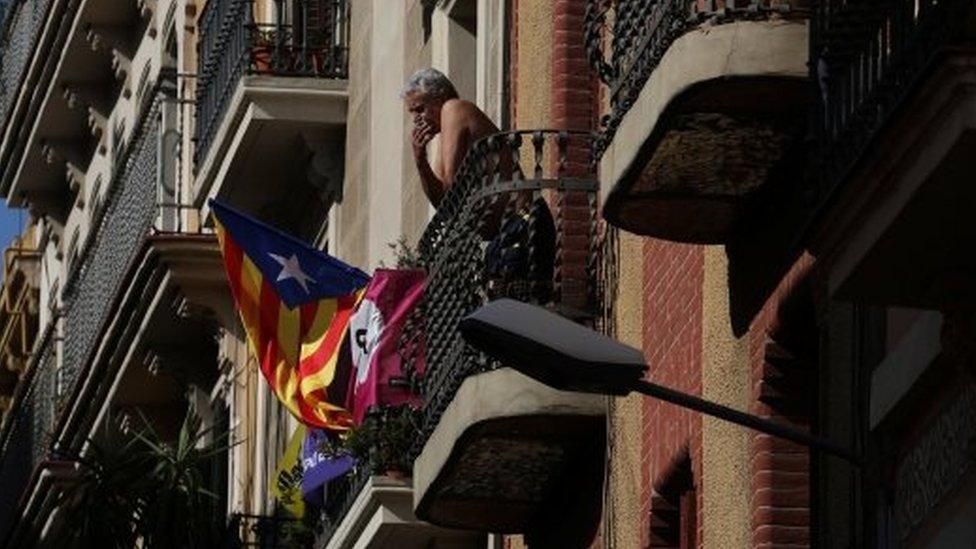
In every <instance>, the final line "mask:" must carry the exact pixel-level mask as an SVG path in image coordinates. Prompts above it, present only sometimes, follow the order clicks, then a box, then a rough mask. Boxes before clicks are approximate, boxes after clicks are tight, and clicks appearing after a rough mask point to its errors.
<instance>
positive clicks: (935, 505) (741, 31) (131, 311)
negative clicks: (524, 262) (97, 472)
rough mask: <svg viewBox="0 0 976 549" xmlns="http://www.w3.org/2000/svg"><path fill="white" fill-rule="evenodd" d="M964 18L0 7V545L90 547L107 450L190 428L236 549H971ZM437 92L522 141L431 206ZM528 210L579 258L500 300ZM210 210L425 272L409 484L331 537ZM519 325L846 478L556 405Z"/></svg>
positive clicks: (573, 5)
mask: <svg viewBox="0 0 976 549" xmlns="http://www.w3.org/2000/svg"><path fill="white" fill-rule="evenodd" d="M971 4H972V3H971V2H967V1H965V0H951V1H950V2H934V1H931V2H921V3H920V2H881V3H871V4H865V5H861V4H851V3H849V2H848V3H844V2H833V1H824V2H820V3H816V4H807V3H799V4H784V3H780V2H772V1H765V0H763V1H758V0H757V1H754V2H752V3H736V4H734V5H732V4H728V3H721V2H720V3H715V2H704V1H700V0H690V1H687V0H673V1H672V0H669V1H667V2H658V3H652V2H645V1H639V0H206V1H204V0H200V1H192V0H139V1H133V2H122V3H118V2H106V1H105V0H19V1H14V2H11V3H10V4H9V5H8V6H7V10H6V18H5V21H4V23H3V33H2V36H0V84H2V85H0V132H2V133H0V194H2V195H3V196H4V197H5V199H6V200H7V203H8V204H9V205H11V206H15V207H20V208H25V209H26V210H27V212H28V217H29V221H28V222H27V225H26V228H25V231H24V233H23V235H22V236H21V237H19V239H18V240H16V241H15V242H14V243H13V244H12V245H11V246H10V247H9V248H8V250H7V252H6V255H5V265H4V269H5V270H4V286H3V294H2V296H0V298H2V299H0V301H2V302H3V308H2V310H0V337H2V339H0V353H2V357H3V361H2V363H3V368H0V410H3V421H2V424H0V487H2V493H0V542H2V543H5V544H6V545H5V546H7V547H33V546H49V545H53V544H55V543H57V542H58V540H59V539H62V538H63V537H64V535H65V528H67V526H66V524H67V522H66V521H67V520H68V519H67V518H66V516H65V510H64V505H63V494H65V493H67V492H69V491H70V490H71V487H72V486H75V485H77V483H78V482H79V478H80V477H81V475H82V471H83V470H82V467H83V464H84V460H85V459H86V458H87V457H88V456H89V455H90V454H91V452H93V451H94V450H93V448H94V446H93V443H92V441H93V440H96V439H97V437H98V435H99V433H101V432H104V431H105V430H106V429H109V428H118V429H121V430H122V431H132V430H133V429H138V428H139V427H140V425H141V421H143V418H144V419H145V420H146V421H148V422H149V423H150V424H151V425H153V426H154V427H155V428H156V429H157V430H158V431H159V432H160V433H161V435H162V436H163V437H164V438H173V437H175V436H176V433H177V432H178V429H179V427H180V424H181V422H182V420H183V418H184V417H185V415H186V414H187V413H188V411H192V412H193V413H194V414H196V415H197V416H199V417H200V418H201V420H202V422H203V423H204V424H205V425H206V426H208V427H212V428H213V429H214V430H215V431H219V432H227V433H228V448H227V450H226V452H224V453H223V454H221V455H220V456H219V459H218V460H217V461H216V464H215V466H214V467H213V468H212V470H211V471H210V472H209V474H208V478H207V480H208V482H209V483H210V484H209V486H210V488H211V490H212V491H213V492H214V493H215V494H217V501H216V503H215V508H216V509H217V512H216V515H217V519H215V520H217V522H219V523H220V525H221V527H222V528H223V529H224V530H225V531H226V533H225V536H226V543H227V544H229V545H228V546H234V547H236V546H249V545H247V544H253V545H250V546H261V547H266V546H272V547H273V546H280V547H292V546H297V547H301V546H308V545H313V546H315V547H329V548H333V547H335V548H338V547H394V546H395V547H502V546H505V547H522V546H529V547H622V548H623V547H626V548H630V547H682V548H684V547H696V546H701V547H774V546H775V547H804V546H823V547H835V546H836V547H852V546H853V547H868V546H871V547H929V546H931V547H956V546H959V547H966V546H969V545H972V543H974V540H976V531H974V527H973V524H976V522H974V521H973V520H972V517H973V516H974V515H973V513H974V512H976V474H974V467H973V456H974V455H976V454H974V453H973V444H974V440H976V397H974V394H976V392H974V391H976V389H974V380H973V372H974V371H976V370H974V368H973V361H974V360H976V356H974V353H973V352H972V343H971V341H972V340H973V337H974V336H976V333H974V326H976V325H974V323H973V315H972V306H973V303H971V302H970V301H971V296H970V293H971V292H972V278H971V274H972V265H970V263H971V262H972V260H971V259H970V257H971V255H972V254H971V253H968V252H969V248H968V247H967V246H966V243H968V242H971V241H972V240H973V239H972V238H970V236H971V233H972V232H973V228H972V226H971V223H969V222H968V219H969V217H970V216H968V215H967V213H968V202H967V198H968V197H969V194H970V193H971V188H972V186H971V185H967V184H966V183H967V181H968V179H969V177H968V176H969V174H970V173H972V169H971V168H972V167H971V166H969V165H968V164H970V163H971V161H970V157H972V155H971V154H967V152H968V149H967V148H968V147H971V146H972V145H973V143H972V139H971V137H972V133H973V132H972V129H973V127H974V126H976V121H974V120H972V116H971V112H972V108H971V107H972V105H973V104H974V103H973V101H974V98H973V97H972V94H971V88H972V86H970V80H972V78H973V75H972V66H973V63H972V57H973V50H972V38H973V35H974V34H973V33H974V29H973V28H971V21H972V20H973V19H972V18H971V15H972V9H973V6H972V5H971ZM426 66H433V67H436V68H438V69H440V70H441V71H443V72H444V73H445V74H446V75H448V76H449V77H450V78H451V79H452V81H453V82H454V83H455V84H456V86H457V88H458V90H459V92H460V94H461V95H462V97H464V98H468V99H471V100H472V101H474V102H475V103H476V104H477V105H478V106H479V107H480V108H481V109H482V110H483V111H484V112H485V113H486V114H487V115H488V117H489V118H490V119H491V120H492V121H493V122H494V123H495V124H496V125H497V126H498V127H499V128H500V130H501V132H500V133H499V134H497V135H494V136H491V137H489V138H487V139H484V140H481V141H479V142H477V143H475V144H474V145H472V147H471V148H470V150H469V151H468V154H467V156H466V158H465V160H464V162H463V163H462V166H461V168H460V170H459V171H458V174H457V176H456V177H455V181H454V182H453V185H452V189H451V192H450V193H449V194H448V195H447V197H446V198H445V200H444V203H443V204H442V205H441V206H440V207H439V208H438V209H437V210H436V211H435V210H434V209H433V208H432V207H431V206H430V205H429V203H428V201H427V199H426V197H425V195H424V194H423V192H422V189H421V185H420V181H419V176H418V174H417V170H416V168H415V166H414V164H413V157H412V150H411V143H410V137H409V136H410V131H411V120H410V117H409V116H408V115H407V113H406V112H405V111H404V108H403V105H402V102H401V101H400V99H399V97H398V92H399V89H400V87H401V86H402V85H403V82H404V81H405V80H406V78H407V77H408V76H409V75H410V74H412V73H413V72H414V71H415V70H417V69H419V68H422V67H426ZM438 146H439V144H438V143H437V142H436V140H435V142H434V143H432V148H433V149H434V150H436V149H437V147H438ZM527 195H531V196H532V197H533V198H535V199H540V200H541V201H542V202H541V203H542V204H545V207H546V209H548V212H549V214H550V215H551V217H552V218H553V226H554V228H555V244H554V249H553V250H551V251H547V250H542V249H539V248H538V247H536V246H534V245H532V244H529V245H527V246H526V250H525V252H524V253H525V254H527V257H529V258H530V259H532V258H535V259H534V260H530V261H529V263H530V264H533V265H536V264H538V263H539V260H538V258H543V263H545V266H544V271H545V272H544V273H543V274H542V275H541V276H540V275H539V273H538V272H535V271H530V272H527V273H520V274H518V275H517V276H514V277H508V278H498V277H494V276H491V275H489V274H487V273H488V270H489V269H488V266H487V265H486V264H487V263H488V260H487V259H486V248H487V247H489V246H490V244H489V243H490V242H491V241H492V240H493V238H494V236H493V235H492V234H489V233H492V232H493V231H495V232H497V230H498V229H493V228H492V227H497V226H505V224H506V223H518V219H522V218H523V214H524V213H525V212H523V211H520V210H519V208H518V207H516V203H517V202H518V201H517V200H516V199H515V197H517V196H527ZM210 198H219V199H222V200H224V201H226V202H228V203H229V204H231V205H234V206H235V207H238V208H240V209H242V210H244V211H247V212H249V213H251V214H253V215H255V216H256V217H258V218H260V219H262V220H264V221H266V222H268V223H271V224H273V225H275V226H277V227H279V228H281V229H283V230H285V231H287V232H289V233H291V234H294V235H296V236H298V237H300V238H302V239H304V240H307V241H309V242H312V243H314V244H315V245H316V246H318V247H320V248H322V249H324V250H327V251H328V252H329V253H331V254H333V255H335V256H337V257H339V258H340V259H342V260H344V261H346V262H348V263H350V264H353V265H356V266H358V267H361V268H363V269H364V270H371V269H373V268H376V267H380V266H384V265H385V266H394V265H395V264H396V263H397V262H398V261H402V260H403V259H404V258H403V255H404V253H405V252H404V251H403V250H402V249H401V250H400V251H399V252H398V251H397V247H396V246H395V244H396V243H397V242H398V241H402V242H404V243H405V244H406V245H407V247H408V248H409V250H407V252H408V253H407V255H410V256H411V257H412V261H413V262H415V263H419V265H420V266H422V267H424V268H425V269H426V270H427V275H428V280H427V286H426V288H425V295H424V300H423V304H422V306H421V307H420V309H419V310H418V312H417V313H416V314H415V316H414V317H413V318H412V319H411V322H410V323H409V324H408V328H407V329H406V330H405V332H404V335H403V336H402V337H401V341H400V347H399V348H400V352H401V354H402V356H403V357H404V362H405V364H407V371H406V374H405V379H404V380H403V381H404V383H405V384H406V385H408V386H410V387H412V388H413V390H415V391H416V392H417V393H418V395H419V397H420V398H421V400H422V402H423V404H422V406H421V408H420V410H419V411H418V412H417V414H416V417H415V418H414V421H413V422H412V423H411V429H412V431H411V432H410V444H408V446H407V447H404V448H402V454H403V455H404V456H406V459H407V461H408V462H409V463H410V466H409V467H407V469H408V470H407V471H399V470H392V469H391V470H388V469H387V466H386V464H383V463H379V462H378V461H375V460H373V459H372V458H371V459H370V460H367V462H366V463H361V464H360V465H359V466H358V467H357V468H356V470H354V472H353V473H351V474H349V475H347V476H346V477H344V478H342V479H340V480H338V481H335V482H333V483H330V485H329V486H327V487H326V494H325V499H324V500H323V501H321V502H319V503H320V505H310V506H309V507H308V508H307V510H306V515H307V516H306V517H305V519H304V521H303V523H304V525H305V526H304V527H302V528H299V527H298V525H297V524H298V522H301V521H296V520H295V519H294V518H286V517H285V516H284V514H283V511H282V509H281V505H280V502H278V501H276V498H275V495H274V490H272V489H271V484H272V483H273V482H274V480H275V475H276V471H277V470H278V468H279V466H280V465H281V460H282V455H283V454H284V453H285V449H286V446H287V444H288V442H289V439H290V437H291V434H292V433H293V432H294V430H295V428H296V426H297V423H296V421H295V420H294V419H293V418H291V417H290V416H289V415H288V414H287V413H286V412H285V411H284V409H283V408H282V407H281V406H280V405H279V404H278V402H277V401H276V399H275V398H274V396H273V393H272V392H271V391H270V389H269V388H268V387H267V384H265V383H264V382H263V381H262V380H261V379H260V374H259V371H258V365H257V362H256V361H255V359H254V357H252V356H250V354H249V351H248V349H247V344H246V341H245V335H244V332H243V329H242V327H241V325H240V323H239V320H238V318H237V315H236V311H235V310H234V307H233V302H232V298H231V296H230V292H229V289H228V286H227V283H226V280H225V278H224V273H223V265H222V260H221V258H220V253H219V249H218V246H217V242H216V238H215V237H214V235H213V231H212V225H213V223H212V219H211V215H210V211H209V206H208V204H207V200H208V199H210ZM497 212H502V213H501V214H497ZM496 214H497V215H500V216H501V219H502V221H501V222H499V221H498V220H497V219H496ZM524 219H529V217H525V218H524ZM526 223H527V225H526V226H527V229H526V231H527V232H528V234H533V232H534V230H535V227H534V225H533V222H531V221H526ZM549 267H551V274H550V271H549ZM506 296H507V297H516V298H519V299H523V300H528V301H533V302H537V303H541V304H543V305H545V306H546V307H548V308H550V309H552V310H555V311H557V312H559V313H560V314H562V315H564V316H566V317H568V318H571V319H573V320H574V321H577V322H579V323H582V324H583V325H586V326H588V327H591V328H593V329H595V330H599V331H601V332H603V333H606V334H609V335H611V336H612V337H614V338H616V339H618V340H619V341H622V342H624V343H626V344H628V345H631V346H633V347H636V348H638V349H641V350H642V351H643V353H644V356H645V358H646V361H647V364H648V366H649V369H648V373H647V379H648V380H649V381H653V382H656V383H660V384H662V385H666V386H668V387H672V388H675V389H678V390H681V391H684V392H687V393H691V394H694V395H698V396H701V397H703V398H705V399H707V400H711V401H715V402H719V403H722V404H725V405H727V406H730V407H733V408H736V409H739V410H743V411H748V412H750V413H752V414H755V415H757V416H760V417H763V418H766V419H769V420H772V421H776V422H779V423H782V424H785V425H789V426H791V427H793V428H796V429H800V430H804V431H809V432H812V433H814V434H816V435H818V436H821V437H823V438H826V439H829V440H831V441H833V442H834V443H836V444H837V445H840V446H842V447H845V448H847V449H848V450H849V451H850V453H851V454H854V455H855V456H856V459H855V460H854V462H851V461H850V460H845V459H841V458H838V457H835V456H833V455H828V454H825V453H823V452H820V451H815V450H811V449H809V448H806V447H802V446H799V445H797V444H794V443H790V442H786V441H783V440H781V439H777V438H774V437H771V436H769V435H765V434H761V433H757V432H754V431H750V430H747V429H745V428H743V427H740V426H737V425H734V424H731V423H728V422H725V421H723V420H720V419H717V418H713V417H708V416H703V415H701V414H699V413H695V412H692V411H689V410H685V409H681V408H677V407H675V406H673V405H670V404H666V403H663V402H660V401H655V400H652V399H648V398H644V397H638V396H627V397H606V396H602V395H594V394H581V393H570V392H563V391H557V390H555V389H551V388H549V387H547V386H545V385H543V384H542V383H539V382H537V381H534V380H532V379H530V378H528V377H526V376H524V375H522V374H520V373H518V372H517V371H516V370H514V369H512V368H510V367H506V365H504V364H501V363H498V362H497V361H494V360H491V359H489V358H488V357H486V356H484V355H482V354H479V353H477V352H475V351H473V349H471V348H470V347H468V346H467V345H466V343H465V342H464V341H463V339H462V338H461V335H460V331H459V327H458V324H459V321H460V320H461V318H463V317H464V316H465V315H466V314H468V313H470V312H471V311H472V310H473V309H475V308H476V307H477V306H478V305H480V304H481V303H484V302H485V301H487V300H491V299H495V298H498V297H506ZM421 358H422V360H420V359H421ZM420 364H423V371H422V372H421V371H420V370H419V368H420V366H419V365H420ZM296 531H301V532H300V533H301V535H295V532H296ZM967 544H968V545H967Z"/></svg>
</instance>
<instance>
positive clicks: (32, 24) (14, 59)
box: [0, 0, 51, 132]
mask: <svg viewBox="0 0 976 549" xmlns="http://www.w3.org/2000/svg"><path fill="white" fill-rule="evenodd" d="M50 5H51V0H14V1H12V2H10V3H9V4H8V5H7V6H6V8H5V10H6V14H5V17H4V20H3V24H2V25H0V28H2V35H0V132H2V131H3V130H4V129H5V128H6V126H7V120H8V118H9V117H10V109H11V108H13V104H14V100H15V98H16V94H17V93H18V92H19V91H20V90H21V88H22V87H23V79H24V72H25V71H26V70H27V67H28V65H29V64H30V60H31V58H32V57H33V56H34V55H35V53H36V51H35V50H36V47H37V41H38V39H39V38H40V36H41V30H42V29H43V28H44V20H45V18H46V17H47V12H48V8H49V7H50Z"/></svg>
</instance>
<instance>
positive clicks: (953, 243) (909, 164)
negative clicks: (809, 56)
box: [806, 0, 976, 308]
mask: <svg viewBox="0 0 976 549" xmlns="http://www.w3.org/2000/svg"><path fill="white" fill-rule="evenodd" d="M973 8H974V5H973V3H972V2H971V1H969V0H950V1H948V2H944V1H934V0H925V1H921V2H914V1H907V0H897V1H890V2H876V3H869V4H866V5H861V4H848V3H844V2H834V1H827V2H822V3H820V4H819V7H818V10H817V12H816V18H815V25H814V27H813V30H814V34H813V36H812V40H813V48H812V51H813V52H814V55H815V57H814V59H813V60H812V61H811V65H813V66H814V67H816V70H817V72H818V74H819V84H820V92H821V97H820V108H819V110H818V111H817V114H816V118H815V120H817V121H818V124H817V128H816V129H817V132H816V135H817V136H818V145H819V147H818V155H817V157H816V163H817V166H818V167H819V168H820V170H819V175H820V178H819V180H818V181H817V183H818V186H817V189H816V205H817V207H816V208H815V209H814V210H813V212H812V214H813V215H812V216H811V217H812V219H811V222H810V225H809V226H808V230H807V232H806V238H807V240H808V241H809V245H810V247H811V249H813V250H814V253H816V254H817V256H818V262H820V263H822V264H823V265H824V266H827V265H830V268H829V270H826V269H825V272H826V271H829V273H830V275H829V281H828V290H829V292H830V293H831V295H835V296H837V297H840V298H843V299H857V300H858V301H862V302H868V303H879V304H889V305H899V306H906V307H917V308H955V307H964V306H966V307H968V306H970V305H972V304H976V294H974V292H973V290H972V285H971V284H970V283H969V282H968V281H969V280H971V273H973V272H976V260H974V259H973V255H972V253H971V252H970V251H969V250H970V245H969V243H970V242H972V241H973V239H976V230H974V227H973V224H972V221H971V219H972V212H971V208H970V207H969V205H970V204H972V203H973V200H976V190H974V187H973V185H972V184H971V179H972V173H974V170H976V160H974V158H973V155H972V153H971V151H972V150H973V148H972V147H973V146H974V144H976V118H974V116H973V113H972V109H971V105H972V104H973V102H974V101H976V93H974V91H973V90H974V89H976V88H974V86H973V84H974V83H976V48H974V47H973V42H972V36H973V32H974V30H976V28H974V26H973V23H972V21H973V19H972V17H973V14H974V9H973ZM892 273H898V275H897V276H892V275H891V274H892Z"/></svg>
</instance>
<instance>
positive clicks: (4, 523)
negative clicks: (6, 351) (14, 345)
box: [0, 329, 59, 539]
mask: <svg viewBox="0 0 976 549" xmlns="http://www.w3.org/2000/svg"><path fill="white" fill-rule="evenodd" d="M52 333H53V330H52V329H48V330H47V331H46V332H45V334H44V335H43V336H42V337H41V338H40V339H39V341H38V344H37V347H36V348H35V353H36V355H35V356H34V357H33V358H34V360H36V362H34V364H33V365H30V366H29V367H28V370H27V371H28V376H29V377H28V378H25V379H24V380H23V381H22V383H25V384H26V387H27V389H26V391H25V392H24V395H23V398H22V400H21V401H20V403H19V405H18V406H17V408H16V409H14V410H11V411H10V412H8V413H9V414H13V415H12V416H11V422H10V425H9V428H8V430H7V431H6V432H4V433H2V435H3V439H2V440H0V486H3V489H2V490H0V539H3V537H4V536H5V535H6V533H7V530H8V529H9V528H10V527H11V526H12V525H13V523H12V521H13V518H14V510H15V509H16V507H17V505H18V501H19V499H20V496H21V494H22V493H23V491H24V489H25V488H26V486H27V482H28V481H29V480H30V476H31V474H32V473H33V471H34V469H35V467H36V466H37V465H38V464H39V463H40V462H41V461H43V460H44V459H46V458H47V456H48V449H49V447H50V442H51V429H52V426H53V422H54V416H55V412H56V411H57V406H58V404H59V402H58V399H57V395H56V394H55V392H54V389H53V385H54V379H55V376H56V375H57V372H56V368H57V355H56V354H55V341H54V337H53V336H52Z"/></svg>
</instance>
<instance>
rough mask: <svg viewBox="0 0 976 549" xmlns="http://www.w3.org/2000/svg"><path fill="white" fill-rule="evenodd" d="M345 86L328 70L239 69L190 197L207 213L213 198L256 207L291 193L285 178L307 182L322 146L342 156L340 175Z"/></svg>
mask: <svg viewBox="0 0 976 549" xmlns="http://www.w3.org/2000/svg"><path fill="white" fill-rule="evenodd" d="M346 86H347V82H346V81H345V80H334V79H327V78H309V77H294V76H267V75H248V76H244V77H242V78H241V80H240V82H239V83H238V84H237V88H236V89H235V91H234V94H233V97H232V98H231V100H230V101H229V104H228V107H227V110H226V112H225V113H224V114H223V116H222V117H221V119H220V122H219V126H218V129H217V132H216V134H215V137H214V139H213V142H212V144H211V145H210V147H209V148H208V150H207V152H206V156H205V157H204V158H201V159H200V163H199V171H198V172H197V175H196V181H195V185H194V193H193V203H194V205H196V206H197V207H199V208H201V211H202V212H203V214H204V218H206V216H207V215H208V213H209V206H208V205H207V203H206V202H207V199H208V198H221V199H224V200H226V201H229V202H232V203H234V204H235V205H238V206H239V207H242V208H244V209H246V210H251V211H253V210H256V209H258V208H259V207H260V206H262V205H266V204H269V203H274V202H276V201H281V200H283V199H286V198H287V197H288V196H289V193H290V191H289V185H288V184H287V183H289V182H293V181H296V180H297V181H299V182H303V183H304V182H305V181H306V179H307V177H308V175H307V173H306V170H307V168H308V164H309V158H310V157H311V156H312V155H313V154H314V153H316V152H320V151H322V150H323V149H326V150H328V151H330V152H331V153H332V154H333V155H334V156H336V158H337V159H338V160H337V166H336V168H337V169H338V170H339V171H338V172H337V173H338V176H339V177H341V165H342V159H343V156H342V154H343V153H342V143H343V142H344V138H345V133H344V132H345V123H346V104H347V98H348V94H347V92H346ZM324 175H333V174H324ZM340 183H341V181H340ZM292 198H294V197H292Z"/></svg>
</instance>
